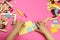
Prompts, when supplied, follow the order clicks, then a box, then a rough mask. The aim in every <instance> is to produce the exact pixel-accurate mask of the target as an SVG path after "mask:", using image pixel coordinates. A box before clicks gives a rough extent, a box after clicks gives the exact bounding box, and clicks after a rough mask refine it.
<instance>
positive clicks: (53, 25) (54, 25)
mask: <svg viewBox="0 0 60 40" xmlns="http://www.w3.org/2000/svg"><path fill="white" fill-rule="evenodd" d="M53 27H55V28H58V29H60V24H51V28H53Z"/></svg>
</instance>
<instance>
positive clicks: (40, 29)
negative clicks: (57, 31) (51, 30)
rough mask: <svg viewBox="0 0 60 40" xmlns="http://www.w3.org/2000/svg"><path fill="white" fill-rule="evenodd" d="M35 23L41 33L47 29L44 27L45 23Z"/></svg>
mask: <svg viewBox="0 0 60 40" xmlns="http://www.w3.org/2000/svg"><path fill="white" fill-rule="evenodd" d="M36 25H37V26H38V30H37V31H39V32H41V33H45V32H46V31H47V29H46V27H45V23H44V22H40V21H38V22H36Z"/></svg>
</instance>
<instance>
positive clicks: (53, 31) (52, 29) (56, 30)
mask: <svg viewBox="0 0 60 40" xmlns="http://www.w3.org/2000/svg"><path fill="white" fill-rule="evenodd" d="M50 31H51V33H56V32H58V29H57V28H55V27H53V28H51V29H50Z"/></svg>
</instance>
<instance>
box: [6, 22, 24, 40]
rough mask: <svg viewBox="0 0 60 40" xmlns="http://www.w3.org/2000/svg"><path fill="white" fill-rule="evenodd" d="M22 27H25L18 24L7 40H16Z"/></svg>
mask: <svg viewBox="0 0 60 40" xmlns="http://www.w3.org/2000/svg"><path fill="white" fill-rule="evenodd" d="M22 26H23V23H22V22H17V23H16V24H15V28H14V29H13V30H12V32H11V33H10V34H9V36H8V37H7V39H6V40H14V38H15V36H16V34H17V33H18V32H19V30H20V29H21V27H22Z"/></svg>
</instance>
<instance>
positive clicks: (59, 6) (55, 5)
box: [52, 4, 60, 9]
mask: <svg viewBox="0 0 60 40" xmlns="http://www.w3.org/2000/svg"><path fill="white" fill-rule="evenodd" d="M52 6H53V7H55V8H58V9H60V5H58V4H53V5H52Z"/></svg>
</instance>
